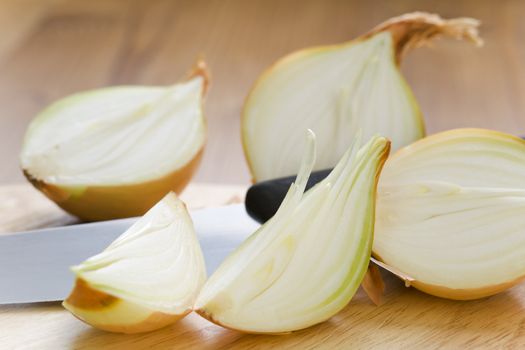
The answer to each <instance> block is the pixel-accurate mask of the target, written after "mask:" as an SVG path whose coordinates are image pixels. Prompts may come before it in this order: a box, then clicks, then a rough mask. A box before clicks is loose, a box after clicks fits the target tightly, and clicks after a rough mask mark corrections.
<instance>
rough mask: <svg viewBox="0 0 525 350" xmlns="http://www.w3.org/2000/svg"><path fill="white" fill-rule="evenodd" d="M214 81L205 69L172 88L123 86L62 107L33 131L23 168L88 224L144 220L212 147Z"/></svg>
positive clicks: (84, 94) (72, 99)
mask: <svg viewBox="0 0 525 350" xmlns="http://www.w3.org/2000/svg"><path fill="white" fill-rule="evenodd" d="M207 84H208V74H207V71H206V67H205V65H204V63H203V62H200V61H199V62H198V63H197V65H196V67H195V69H194V70H193V72H192V73H191V75H190V78H188V80H186V81H185V82H183V83H179V84H176V85H173V86H170V87H152V86H119V87H110V88H103V89H99V90H92V91H86V92H81V93H78V94H75V95H71V96H69V97H66V98H63V99H62V100H59V101H57V102H55V103H53V104H52V105H50V106H49V107H47V108H46V109H45V110H44V111H42V112H41V113H40V114H39V115H38V116H37V117H36V118H35V119H34V120H33V121H32V122H31V124H30V125H29V128H28V130H27V133H26V136H25V139H24V144H23V147H22V152H21V156H20V161H21V166H22V169H23V171H24V174H25V175H26V177H27V178H28V179H29V181H31V183H32V184H33V185H34V186H35V187H36V188H38V189H39V190H41V191H42V192H43V193H44V194H45V195H46V196H47V197H49V198H50V199H52V200H53V201H55V202H56V203H57V204H58V205H59V206H60V207H62V208H63V209H64V210H66V211H68V212H70V213H71V214H73V215H76V216H78V217H80V218H82V219H85V220H106V219H113V218H120V217H129V216H138V215H142V214H144V213H145V212H146V211H147V210H148V209H149V208H150V207H151V206H153V205H154V204H155V203H156V202H158V201H159V200H160V199H161V198H162V197H163V196H164V195H166V193H168V192H169V191H175V192H178V193H180V192H181V191H182V190H183V189H184V187H185V186H186V184H187V183H188V182H189V180H190V179H191V177H192V175H193V173H194V172H195V170H196V168H197V166H198V164H199V162H200V159H201V155H202V151H203V148H204V144H205V141H206V123H205V120H204V116H203V110H202V107H203V97H204V94H205V91H206V86H207Z"/></svg>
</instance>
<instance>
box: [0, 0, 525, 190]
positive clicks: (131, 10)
mask: <svg viewBox="0 0 525 350" xmlns="http://www.w3.org/2000/svg"><path fill="white" fill-rule="evenodd" d="M414 10H426V11H430V12H436V13H439V14H441V15H443V16H445V17H454V16H471V17H475V18H479V19H480V20H481V21H482V23H483V26H482V28H481V33H482V36H483V37H484V39H485V42H486V45H485V47H483V48H482V49H476V48H474V47H472V46H470V45H468V44H465V43H460V42H454V41H449V40H443V41H440V42H436V43H435V45H434V47H433V48H423V49H419V50H416V51H414V52H412V53H411V54H409V56H408V57H407V59H406V60H405V61H404V62H403V65H402V69H403V71H404V72H405V73H406V76H407V78H408V81H409V82H410V84H411V85H412V87H413V89H414V91H415V94H416V96H417V98H418V99H419V102H420V104H421V107H422V110H423V112H424V114H425V116H426V119H427V126H428V131H429V132H436V131H441V130H445V129H450V128H455V127H464V126H477V127H486V128H494V129H499V130H504V131H508V132H511V133H521V134H523V133H525V118H524V116H523V114H524V112H525V98H524V97H525V96H524V95H525V63H524V62H525V42H524V41H523V37H525V21H523V18H522V16H523V13H525V2H524V1H519V0H499V1H493V0H463V1H457V0H436V1H421V0H397V1H388V0H384V1H381V0H367V1H363V0H362V1H359V0H333V1H332V0H282V1H280V0H250V1H243V0H209V1H208V0H125V1H123V0H85V1H81V0H69V1H67V0H1V1H0V106H1V108H0V161H1V163H0V164H2V166H0V183H13V182H19V181H22V180H23V179H22V176H21V174H20V171H19V169H18V161H17V155H18V152H19V148H20V145H21V141H22V136H23V134H24V130H25V128H26V126H27V124H28V122H29V121H30V120H31V118H32V117H33V116H34V115H35V113H37V112H38V111H39V110H41V109H42V108H43V107H44V106H45V105H47V104H48V103H50V102H51V101H53V100H55V99H58V98H60V97H62V96H65V95H67V94H70V93H73V92H76V91H79V90H85V89H91V88H97V87H102V86H107V85H114V84H169V83H172V82H174V81H176V80H177V79H178V78H179V77H180V76H182V75H183V74H184V72H185V71H186V70H187V69H188V67H189V66H190V65H191V64H192V62H193V61H194V60H195V58H196V57H197V56H199V55H203V56H204V57H205V58H206V60H207V61H208V62H209V65H210V67H211V70H212V75H213V85H212V89H211V91H210V95H209V99H208V101H207V105H206V111H207V118H208V121H209V126H210V136H209V143H208V146H207V149H206V153H205V157H204V161H203V164H202V166H201V168H200V171H199V173H198V174H197V177H196V178H197V180H198V181H204V182H215V183H247V182H248V181H249V175H248V170H247V168H246V165H245V162H244V158H243V154H242V148H241V143H240V137H239V117H240V108H241V105H242V101H243V99H244V98H245V96H246V94H247V92H248V89H249V87H250V86H251V84H252V83H253V82H254V80H255V79H256V77H257V76H258V75H259V74H260V73H261V72H262V71H263V70H264V68H265V67H267V66H268V65H269V64H271V63H272V62H273V61H275V60H276V59H277V58H279V57H281V56H282V55H284V54H287V53H289V52H291V51H293V50H297V49H300V48H303V47H307V46H312V45H320V44H329V43H338V42H344V41H347V40H349V39H352V38H354V37H356V36H358V35H359V34H361V33H363V32H365V31H367V30H368V29H370V28H371V27H373V26H375V25H376V24H378V23H379V22H381V21H383V20H385V19H387V18H389V17H392V16H396V15H399V14H401V13H405V12H408V11H414Z"/></svg>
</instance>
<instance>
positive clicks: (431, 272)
mask: <svg viewBox="0 0 525 350" xmlns="http://www.w3.org/2000/svg"><path fill="white" fill-rule="evenodd" d="M375 227H376V239H375V241H374V253H375V254H377V255H378V256H380V257H381V260H383V261H385V262H387V263H388V264H389V265H392V266H394V267H395V268H396V269H398V270H400V271H402V272H403V273H406V274H407V275H409V276H410V277H412V278H413V279H415V280H417V281H421V282H423V283H426V284H430V285H436V286H445V287H447V288H451V289H476V288H484V287H487V286H492V285H498V284H502V283H505V282H508V281H513V280H515V279H518V278H520V277H521V276H523V275H524V274H525V190H522V189H519V190H505V189H497V188H496V189H490V188H475V187H460V186H457V185H452V184H450V183H439V182H427V183H416V184H411V185H401V186H392V187H388V186H387V187H382V189H381V192H380V193H379V194H378V199H377V216H376V226H375Z"/></svg>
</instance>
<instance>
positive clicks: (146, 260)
mask: <svg viewBox="0 0 525 350" xmlns="http://www.w3.org/2000/svg"><path fill="white" fill-rule="evenodd" d="M72 270H73V272H74V273H75V275H76V283H75V287H74V289H73V291H72V292H71V294H70V295H69V297H68V298H67V299H66V300H65V301H64V302H63V306H64V307H65V308H66V309H67V310H69V311H70V312H71V313H72V314H73V315H75V316H76V317H77V318H79V319H80V320H82V321H84V322H86V323H88V324H90V325H91V326H93V327H96V328H99V329H102V330H106V331H111V332H120V333H139V332H147V331H152V330H155V329H158V328H161V327H165V326H167V325H169V324H172V323H174V322H175V321H177V320H179V319H181V318H183V317H184V316H186V315H187V314H188V313H190V312H191V311H192V307H193V303H194V301H195V298H196V295H197V294H198V292H199V290H200V288H201V287H202V285H203V284H204V282H205V280H206V269H205V264H204V258H203V255H202V252H201V248H200V245H199V242H198V240H197V237H196V235H195V231H194V229H193V223H192V221H191V218H190V216H189V214H188V212H187V210H186V206H185V205H184V203H183V202H181V201H180V200H179V199H178V198H177V197H176V196H175V194H173V193H170V194H168V195H167V196H166V197H165V198H164V199H162V200H161V201H160V202H159V203H157V204H156V205H155V206H154V207H153V208H152V209H151V210H149V211H148V212H147V213H146V215H144V216H143V217H142V218H140V219H139V220H138V221H137V222H136V223H135V224H134V225H133V226H132V227H131V228H130V229H128V230H127V231H126V232H124V233H123V234H122V235H121V236H120V237H119V238H117V239H116V240H115V241H114V242H113V243H111V245H109V246H108V247H107V248H106V249H105V250H104V251H103V252H102V253H100V254H98V255H95V256H93V257H91V258H89V259H87V260H86V261H84V262H83V263H81V264H80V265H77V266H74V267H73V268H72Z"/></svg>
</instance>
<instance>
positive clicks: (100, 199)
mask: <svg viewBox="0 0 525 350" xmlns="http://www.w3.org/2000/svg"><path fill="white" fill-rule="evenodd" d="M195 77H201V78H202V79H203V83H202V99H203V98H204V97H205V95H206V93H207V91H208V89H209V85H210V73H209V70H208V67H207V65H206V63H205V62H204V61H203V60H201V59H199V60H197V62H196V63H195V64H194V66H193V68H192V69H191V71H190V72H189V73H188V75H187V78H186V79H185V81H189V80H191V79H193V78H195ZM203 104H204V101H203V100H201V106H200V108H201V111H204V105H203ZM201 118H202V121H203V124H204V125H203V127H204V135H205V136H204V142H203V143H202V145H201V146H200V148H199V150H198V151H197V152H196V153H195V155H194V156H193V158H192V159H191V160H189V161H188V162H187V163H186V164H184V166H182V167H180V168H178V169H175V170H174V171H172V172H170V173H167V174H165V175H163V176H161V177H158V178H154V179H151V180H147V181H142V182H137V183H129V184H123V185H108V186H104V185H86V186H74V185H71V186H67V185H59V184H54V183H48V182H45V181H43V180H40V179H38V177H37V176H34V175H33V174H31V173H30V172H29V171H28V170H27V169H24V168H22V171H23V173H24V176H25V177H26V178H27V180H28V181H29V182H30V183H31V184H32V185H33V186H34V187H35V188H36V189H38V190H39V191H41V192H42V193H43V194H44V195H45V196H46V197H48V198H49V199H51V200H52V201H53V202H55V203H56V204H57V205H58V206H59V207H60V208H62V209H64V210H65V211H67V212H68V213H70V214H73V215H75V216H77V217H78V218H80V219H81V220H83V221H101V220H112V219H120V218H127V217H135V216H141V215H143V214H144V213H146V211H147V210H148V209H150V208H151V207H152V206H153V205H155V203H157V202H158V201H160V200H161V199H162V198H163V197H164V196H165V195H166V194H167V193H169V192H170V191H172V192H175V193H176V194H180V193H181V192H182V191H183V190H184V188H185V187H186V186H187V185H188V183H189V182H190V181H191V179H192V177H193V176H194V174H195V172H196V171H197V169H198V167H199V165H200V163H201V160H202V157H203V153H204V148H205V146H206V137H207V136H206V134H207V125H206V119H205V118H204V116H201Z"/></svg>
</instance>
